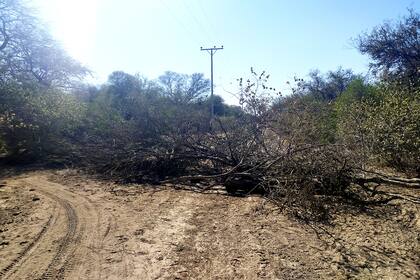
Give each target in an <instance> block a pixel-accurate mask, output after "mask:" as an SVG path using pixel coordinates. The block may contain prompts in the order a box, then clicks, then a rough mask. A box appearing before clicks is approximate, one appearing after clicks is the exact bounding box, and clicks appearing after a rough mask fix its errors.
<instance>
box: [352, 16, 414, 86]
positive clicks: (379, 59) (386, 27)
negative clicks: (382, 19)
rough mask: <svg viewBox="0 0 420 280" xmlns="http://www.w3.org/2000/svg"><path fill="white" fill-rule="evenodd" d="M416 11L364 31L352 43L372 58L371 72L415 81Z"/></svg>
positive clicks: (388, 77) (406, 80)
mask: <svg viewBox="0 0 420 280" xmlns="http://www.w3.org/2000/svg"><path fill="white" fill-rule="evenodd" d="M419 30H420V15H419V14H418V13H416V12H414V11H413V10H410V11H409V14H408V15H407V16H406V17H404V18H402V19H401V20H400V21H398V22H396V23H391V22H386V23H384V24H382V25H380V26H377V27H375V28H374V29H373V30H372V31H371V32H370V33H364V34H362V35H360V36H359V38H358V39H357V40H356V46H357V48H358V49H359V51H360V52H361V53H363V54H367V55H368V56H370V58H371V59H372V60H373V62H372V63H371V64H370V65H371V68H372V70H373V71H374V73H376V74H379V75H380V76H381V77H382V78H385V79H394V80H395V79H400V80H404V81H405V82H411V83H417V84H418V83H419V74H420V40H419Z"/></svg>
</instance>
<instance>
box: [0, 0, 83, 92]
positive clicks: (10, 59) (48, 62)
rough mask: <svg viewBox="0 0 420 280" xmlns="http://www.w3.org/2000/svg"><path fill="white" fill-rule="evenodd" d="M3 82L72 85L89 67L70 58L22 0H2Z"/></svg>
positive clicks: (0, 68) (0, 57)
mask: <svg viewBox="0 0 420 280" xmlns="http://www.w3.org/2000/svg"><path fill="white" fill-rule="evenodd" d="M0 73H1V77H0V82H2V83H4V82H6V81H8V80H15V81H18V82H20V83H26V82H28V81H29V82H30V81H36V82H38V83H39V84H42V85H45V86H56V87H71V86H72V85H74V82H75V81H78V80H80V79H81V78H82V77H84V76H85V75H86V74H87V73H88V70H87V69H86V68H85V67H83V66H81V65H80V64H79V63H78V62H76V61H75V60H73V59H72V58H71V57H69V56H68V55H67V54H66V53H65V52H64V50H62V49H61V47H59V45H58V44H57V43H56V42H55V41H54V40H53V39H52V38H51V36H50V35H49V34H48V32H46V28H44V26H43V24H42V23H41V22H40V21H39V20H38V19H37V18H36V17H35V16H34V15H33V12H31V11H30V10H29V9H27V8H26V7H25V5H24V4H23V2H22V1H20V0H0Z"/></svg>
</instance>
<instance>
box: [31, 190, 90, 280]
mask: <svg viewBox="0 0 420 280" xmlns="http://www.w3.org/2000/svg"><path fill="white" fill-rule="evenodd" d="M41 192H42V193H44V194H45V195H47V196H49V197H50V198H52V199H54V200H55V201H57V202H58V203H59V204H60V205H61V206H62V207H63V208H64V210H65V213H66V218H67V228H66V235H65V236H64V237H63V238H62V241H61V243H60V245H59V247H58V249H57V252H56V254H55V255H54V257H53V258H52V260H51V262H50V263H49V265H48V267H47V269H46V270H45V272H44V273H43V274H42V276H41V277H40V278H39V279H40V280H47V279H63V278H64V273H65V271H66V270H70V269H71V266H72V265H71V262H70V259H71V257H72V255H73V254H74V250H72V252H71V253H70V254H67V252H68V251H69V247H70V245H71V244H72V243H74V241H76V239H77V238H76V233H77V225H78V223H79V219H78V216H77V214H76V210H75V209H74V208H73V207H72V205H71V204H70V202H69V201H67V200H65V199H62V198H59V197H57V196H55V195H52V194H50V193H48V192H44V191H41ZM82 230H83V227H82V228H80V233H79V237H81V235H82ZM66 254H67V256H66ZM61 263H62V265H60V264H61Z"/></svg>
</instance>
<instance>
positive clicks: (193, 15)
mask: <svg viewBox="0 0 420 280" xmlns="http://www.w3.org/2000/svg"><path fill="white" fill-rule="evenodd" d="M182 3H183V4H184V7H185V10H186V12H187V13H188V14H190V16H191V18H192V20H193V21H194V22H195V24H196V25H197V27H198V29H200V33H201V34H205V37H207V39H208V40H212V38H210V36H209V32H208V30H207V28H206V27H205V26H204V25H203V24H202V23H201V21H199V20H198V19H197V17H196V16H195V13H194V11H193V10H192V9H191V7H190V6H189V5H188V4H187V2H186V1H185V0H182Z"/></svg>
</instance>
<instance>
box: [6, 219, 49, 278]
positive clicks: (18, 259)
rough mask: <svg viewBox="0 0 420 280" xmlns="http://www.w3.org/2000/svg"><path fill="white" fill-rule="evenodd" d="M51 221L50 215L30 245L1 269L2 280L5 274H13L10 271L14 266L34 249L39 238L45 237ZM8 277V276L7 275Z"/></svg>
mask: <svg viewBox="0 0 420 280" xmlns="http://www.w3.org/2000/svg"><path fill="white" fill-rule="evenodd" d="M52 220H53V215H50V217H49V218H48V220H47V222H46V223H45V224H44V225H43V226H42V229H41V230H40V231H39V233H38V234H37V235H36V236H35V238H34V239H33V240H32V242H31V243H29V245H28V246H26V247H25V249H23V250H22V251H21V252H20V253H19V254H18V256H17V257H16V258H15V259H14V260H12V261H11V262H10V264H9V265H8V266H6V267H5V268H3V269H2V270H1V271H0V276H1V277H2V278H3V277H4V279H6V276H8V275H7V274H8V273H9V272H10V274H13V271H12V269H13V268H15V266H16V265H17V264H18V263H20V262H21V261H22V259H23V258H24V257H25V256H26V255H27V254H28V252H29V251H30V250H31V249H32V248H34V247H35V245H36V244H37V243H38V242H39V241H40V240H41V238H42V237H43V236H44V235H45V233H46V232H47V231H48V229H49V227H50V226H51V222H52ZM9 276H10V275H9Z"/></svg>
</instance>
